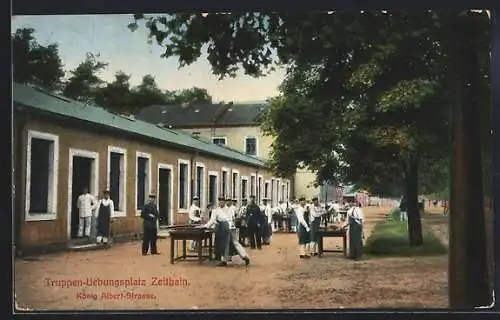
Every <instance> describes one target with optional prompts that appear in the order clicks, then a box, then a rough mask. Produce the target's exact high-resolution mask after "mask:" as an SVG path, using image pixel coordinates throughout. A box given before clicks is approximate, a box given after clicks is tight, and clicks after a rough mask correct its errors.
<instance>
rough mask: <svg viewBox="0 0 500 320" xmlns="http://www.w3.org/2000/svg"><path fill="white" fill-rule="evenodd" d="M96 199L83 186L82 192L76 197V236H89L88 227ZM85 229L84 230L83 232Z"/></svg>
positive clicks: (90, 223) (90, 224) (89, 226)
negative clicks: (77, 220)
mask: <svg viewBox="0 0 500 320" xmlns="http://www.w3.org/2000/svg"><path fill="white" fill-rule="evenodd" d="M96 205H97V201H96V199H95V198H94V196H93V195H91V194H90V193H89V189H88V188H87V187H85V188H83V192H82V194H81V195H80V196H79V197H78V200H77V202H76V206H77V208H78V213H79V216H80V221H79V224H78V238H81V237H83V236H84V235H85V236H86V237H88V236H90V229H91V226H92V211H93V210H94V209H95V206H96ZM84 230H85V232H84Z"/></svg>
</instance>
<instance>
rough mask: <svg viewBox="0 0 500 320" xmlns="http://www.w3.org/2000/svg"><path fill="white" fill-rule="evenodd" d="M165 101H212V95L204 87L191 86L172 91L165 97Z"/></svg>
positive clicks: (193, 102)
mask: <svg viewBox="0 0 500 320" xmlns="http://www.w3.org/2000/svg"><path fill="white" fill-rule="evenodd" d="M167 102H168V103H171V104H182V103H188V104H195V103H212V97H211V96H210V94H208V91H207V90H206V89H201V88H197V87H193V88H191V89H184V90H178V91H174V92H172V93H171V95H170V97H167Z"/></svg>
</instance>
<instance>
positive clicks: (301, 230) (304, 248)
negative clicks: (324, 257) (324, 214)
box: [295, 197, 311, 259]
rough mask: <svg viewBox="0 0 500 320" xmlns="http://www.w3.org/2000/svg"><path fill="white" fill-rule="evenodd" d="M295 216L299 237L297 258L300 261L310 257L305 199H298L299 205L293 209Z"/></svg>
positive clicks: (307, 214) (309, 229) (309, 230)
mask: <svg viewBox="0 0 500 320" xmlns="http://www.w3.org/2000/svg"><path fill="white" fill-rule="evenodd" d="M295 214H296V215H297V228H298V237H299V239H298V240H299V257H300V259H307V258H310V257H311V256H310V255H309V251H308V249H309V246H308V244H309V242H310V232H311V228H309V224H308V220H309V212H308V211H307V210H306V199H305V198H303V197H302V198H300V199H299V205H298V206H297V208H296V209H295Z"/></svg>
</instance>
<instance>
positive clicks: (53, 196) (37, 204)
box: [25, 131, 59, 221]
mask: <svg viewBox="0 0 500 320" xmlns="http://www.w3.org/2000/svg"><path fill="white" fill-rule="evenodd" d="M58 169H59V137H58V136H56V135H52V134H48V133H42V132H36V131H28V146H27V164H26V208H25V209H26V216H25V218H26V220H28V221H36V220H54V219H56V217H57V214H56V212H57V182H58V181H57V177H58Z"/></svg>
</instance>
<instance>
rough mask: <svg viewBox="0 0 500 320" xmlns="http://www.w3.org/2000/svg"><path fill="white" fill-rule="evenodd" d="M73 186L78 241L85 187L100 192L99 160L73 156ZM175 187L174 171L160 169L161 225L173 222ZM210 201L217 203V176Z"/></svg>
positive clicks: (212, 181)
mask: <svg viewBox="0 0 500 320" xmlns="http://www.w3.org/2000/svg"><path fill="white" fill-rule="evenodd" d="M72 158H73V159H72V164H73V166H72V167H73V168H72V171H73V172H72V184H71V193H72V194H71V199H72V205H71V216H70V225H71V239H76V238H77V235H78V226H79V222H80V219H79V212H78V208H77V200H78V197H79V196H80V194H81V193H82V192H83V189H84V188H85V187H88V188H90V192H91V193H92V194H97V193H98V192H100V190H99V191H98V190H94V189H95V187H94V188H93V186H95V185H96V184H95V183H94V182H95V181H96V180H95V179H96V177H95V172H96V170H95V168H96V166H97V163H96V161H97V159H96V158H95V157H91V156H84V155H73V156H72ZM172 187H173V179H172V169H171V168H166V167H159V168H158V190H157V199H158V211H159V213H160V217H159V224H160V226H162V225H170V224H172V222H173V221H171V217H170V212H171V207H172V202H173V201H172V200H173V199H172V197H171V194H172V193H171V190H172ZM208 201H209V202H210V203H216V201H217V176H213V175H209V181H208Z"/></svg>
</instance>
